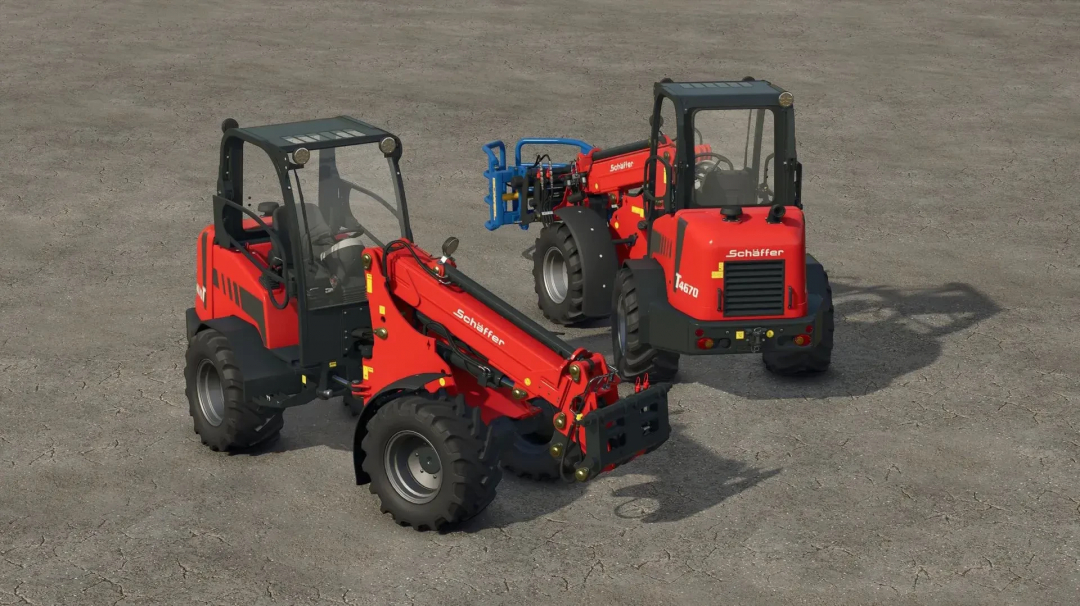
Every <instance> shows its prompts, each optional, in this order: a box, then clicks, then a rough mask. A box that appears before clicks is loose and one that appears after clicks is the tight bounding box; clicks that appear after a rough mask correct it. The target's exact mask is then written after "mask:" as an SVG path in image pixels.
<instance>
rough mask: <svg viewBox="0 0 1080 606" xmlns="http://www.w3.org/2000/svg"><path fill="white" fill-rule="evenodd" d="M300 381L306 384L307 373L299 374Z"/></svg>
mask: <svg viewBox="0 0 1080 606" xmlns="http://www.w3.org/2000/svg"><path fill="white" fill-rule="evenodd" d="M300 382H301V383H303V384H304V385H307V375H300Z"/></svg>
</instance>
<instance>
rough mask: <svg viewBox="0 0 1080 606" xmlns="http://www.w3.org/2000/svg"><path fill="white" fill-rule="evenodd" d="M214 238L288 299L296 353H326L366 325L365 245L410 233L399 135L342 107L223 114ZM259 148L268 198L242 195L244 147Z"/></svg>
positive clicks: (337, 355) (338, 354)
mask: <svg viewBox="0 0 1080 606" xmlns="http://www.w3.org/2000/svg"><path fill="white" fill-rule="evenodd" d="M222 131H223V133H224V135H223V137H222V142H221V156H220V168H219V174H218V192H217V195H216V196H214V221H215V239H216V243H217V244H218V245H219V246H222V247H225V248H229V249H231V250H234V251H237V252H240V253H241V254H243V255H244V256H245V257H247V258H248V260H249V261H250V262H252V263H253V264H255V265H256V266H257V267H259V269H260V270H261V271H262V273H263V279H262V283H263V286H264V287H265V288H266V289H267V293H268V295H269V298H270V301H271V303H272V304H273V305H274V307H276V308H278V309H285V308H287V307H288V306H293V307H294V308H295V310H296V314H297V321H298V323H299V325H298V335H299V340H298V345H297V348H296V349H297V351H296V352H295V356H294V359H295V360H296V361H298V363H299V364H300V365H301V366H302V367H312V366H322V365H324V364H327V363H333V362H334V361H336V360H339V359H341V358H342V357H343V355H344V353H345V352H347V351H349V350H352V349H354V348H355V347H356V346H357V343H356V341H357V340H363V337H362V333H363V332H364V331H365V329H366V328H370V323H371V318H370V314H369V312H368V308H367V288H366V286H367V285H366V274H365V272H364V268H363V265H362V258H361V257H362V253H363V250H364V249H365V248H367V247H371V246H385V245H386V244H388V243H389V242H391V241H393V240H396V239H398V238H402V237H404V238H409V239H410V240H411V239H412V231H411V227H410V225H409V219H408V212H407V207H406V203H405V194H404V190H403V187H402V180H401V172H400V169H399V166H398V162H399V160H400V158H401V143H400V140H399V139H398V138H397V137H396V136H394V135H392V134H390V133H388V132H386V131H384V130H382V129H379V128H377V127H374V126H372V125H370V124H366V123H364V122H361V121H359V120H356V119H354V118H350V117H348V116H338V117H336V118H331V119H324V120H309V121H304V122H294V123H288V124H276V125H268V126H256V127H247V128H240V127H239V125H238V124H237V123H236V121H235V120H231V119H230V120H226V121H225V123H223V124H222ZM245 153H247V154H251V153H265V154H266V155H267V156H269V159H270V164H271V165H272V169H271V171H272V174H273V177H274V179H276V181H277V186H278V188H277V191H276V192H275V193H274V195H272V196H268V197H273V199H270V200H261V201H259V202H258V203H257V205H256V207H255V208H251V204H250V202H249V203H248V204H246V205H245V201H246V198H245V192H244V185H245V184H244V174H243V173H244V169H243V167H244V154H245Z"/></svg>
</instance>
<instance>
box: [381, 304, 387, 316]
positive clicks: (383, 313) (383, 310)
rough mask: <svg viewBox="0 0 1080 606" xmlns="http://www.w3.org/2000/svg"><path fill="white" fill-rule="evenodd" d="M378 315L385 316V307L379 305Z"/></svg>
mask: <svg viewBox="0 0 1080 606" xmlns="http://www.w3.org/2000/svg"><path fill="white" fill-rule="evenodd" d="M379 315H380V316H385V315H386V306H385V305H380V306H379Z"/></svg>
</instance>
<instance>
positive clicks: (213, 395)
mask: <svg viewBox="0 0 1080 606" xmlns="http://www.w3.org/2000/svg"><path fill="white" fill-rule="evenodd" d="M195 376H196V386H197V388H198V389H197V391H198V394H199V409H200V410H201V411H202V414H203V417H205V418H206V422H207V423H210V424H211V425H213V426H214V427H217V426H219V425H221V422H222V421H223V420H224V419H225V390H224V389H223V388H222V387H221V375H219V374H218V371H217V367H216V366H214V363H213V362H211V361H210V360H203V361H202V362H199V368H198V370H196V372H195Z"/></svg>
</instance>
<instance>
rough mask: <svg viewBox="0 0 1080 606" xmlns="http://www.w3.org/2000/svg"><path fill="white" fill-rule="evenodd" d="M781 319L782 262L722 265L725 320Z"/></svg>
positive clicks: (782, 309) (749, 262) (741, 262)
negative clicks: (745, 318)
mask: <svg viewBox="0 0 1080 606" xmlns="http://www.w3.org/2000/svg"><path fill="white" fill-rule="evenodd" d="M782 315H784V262H783V261H735V262H730V263H724V316H725V317H728V318H738V317H745V316H782Z"/></svg>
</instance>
